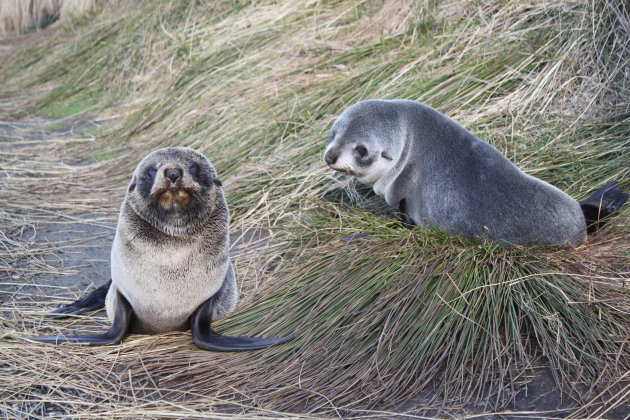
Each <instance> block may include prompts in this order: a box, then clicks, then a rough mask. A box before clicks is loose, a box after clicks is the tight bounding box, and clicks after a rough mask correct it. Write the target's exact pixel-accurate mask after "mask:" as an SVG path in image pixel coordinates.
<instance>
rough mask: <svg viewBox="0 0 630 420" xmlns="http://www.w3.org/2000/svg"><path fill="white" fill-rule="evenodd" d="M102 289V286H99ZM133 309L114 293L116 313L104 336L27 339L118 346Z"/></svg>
mask: <svg viewBox="0 0 630 420" xmlns="http://www.w3.org/2000/svg"><path fill="white" fill-rule="evenodd" d="M101 287H104V286H101ZM132 313H133V309H132V308H131V305H130V304H129V301H127V299H125V297H124V296H123V295H121V294H120V293H119V292H116V313H115V314H114V322H113V324H112V327H111V329H110V330H109V331H108V332H106V333H104V334H92V335H74V336H72V335H70V336H63V335H40V336H39V337H28V339H29V340H33V341H38V342H40V343H52V344H60V343H82V344H88V345H90V346H106V345H109V344H119V343H120V342H122V340H123V339H124V338H125V336H127V334H128V333H129V326H130V325H131V316H132Z"/></svg>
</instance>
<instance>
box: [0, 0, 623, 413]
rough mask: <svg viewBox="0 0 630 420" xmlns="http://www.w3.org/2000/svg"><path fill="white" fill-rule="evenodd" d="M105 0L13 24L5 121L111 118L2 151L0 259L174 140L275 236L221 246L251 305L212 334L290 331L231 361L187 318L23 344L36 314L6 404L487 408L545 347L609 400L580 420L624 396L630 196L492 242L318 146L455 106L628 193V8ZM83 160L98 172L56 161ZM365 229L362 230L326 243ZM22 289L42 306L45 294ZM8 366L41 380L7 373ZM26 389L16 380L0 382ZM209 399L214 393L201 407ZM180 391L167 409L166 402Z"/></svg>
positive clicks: (81, 210)
mask: <svg viewBox="0 0 630 420" xmlns="http://www.w3.org/2000/svg"><path fill="white" fill-rule="evenodd" d="M110 7H111V8H108V7H107V6H106V7H104V9H103V10H102V11H101V12H100V13H97V14H95V15H90V16H89V17H88V18H74V19H68V20H66V21H64V22H60V23H58V24H55V25H53V26H51V27H49V28H47V29H46V30H45V31H39V32H37V33H34V34H30V35H24V36H21V37H19V38H16V39H15V40H14V44H13V46H14V47H13V48H12V49H11V51H9V52H7V53H6V57H5V58H4V59H3V60H2V61H1V62H0V70H1V71H0V83H1V91H0V95H1V96H2V97H3V98H7V99H10V100H11V101H12V103H13V104H14V105H13V106H7V107H4V108H3V110H2V114H3V117H2V118H3V119H18V118H32V117H33V116H39V117H45V118H50V117H54V118H67V119H68V120H73V119H76V118H79V119H80V118H86V119H90V118H94V116H95V115H98V116H105V117H106V118H107V119H108V121H109V123H108V125H107V126H106V127H107V128H104V129H99V130H97V131H95V132H94V133H95V135H94V137H92V138H90V139H89V140H82V138H81V137H80V136H79V137H78V138H77V139H74V140H73V141H64V142H59V141H51V142H39V143H37V142H36V143H34V144H29V145H26V146H25V145H24V144H20V143H19V141H16V142H15V144H8V143H7V144H6V145H5V146H6V147H5V148H4V149H3V151H2V155H3V159H4V162H5V165H6V169H5V171H6V173H10V174H12V175H13V176H12V177H5V178H4V179H3V182H5V185H7V188H3V190H2V192H0V196H1V197H2V198H3V203H4V204H3V206H2V209H1V210H2V212H1V213H0V217H1V218H2V220H3V221H4V222H5V223H6V226H7V229H6V232H5V233H4V235H3V237H2V238H1V241H2V243H3V245H4V248H5V250H6V251H5V254H3V262H5V263H3V266H2V272H3V275H4V274H6V275H7V276H11V275H14V273H15V272H17V271H19V270H21V268H19V267H21V266H20V264H21V261H24V260H26V261H30V260H29V258H31V257H32V256H33V253H36V251H37V249H34V248H36V247H33V242H32V241H33V239H32V238H30V237H28V236H25V235H24V230H25V228H24V226H31V225H36V223H37V221H38V220H46V219H49V218H53V217H60V218H73V217H78V216H80V215H85V214H86V213H87V214H91V215H93V217H95V218H98V220H99V221H100V222H103V220H106V221H109V223H111V222H112V221H114V220H115V217H116V214H117V207H118V205H119V203H120V200H121V199H122V197H123V193H124V189H125V185H126V183H127V182H128V179H129V176H130V174H131V172H132V170H133V168H134V166H135V165H136V163H137V162H138V161H139V160H140V159H141V158H142V157H143V156H144V155H146V154H147V153H148V152H149V151H151V150H154V149H156V148H159V147H164V146H190V147H194V148H196V149H198V150H200V151H201V152H203V153H205V154H206V155H207V156H208V157H209V158H210V159H211V161H212V162H213V164H214V165H215V167H216V168H217V171H218V173H219V174H220V177H221V178H222V180H223V182H224V185H225V191H226V196H227V199H228V203H229V205H230V211H231V220H232V222H231V223H232V226H231V230H232V231H233V232H240V231H248V230H256V231H262V232H264V233H265V237H264V238H263V239H261V240H260V241H257V242H255V243H254V244H252V245H251V247H249V248H248V247H245V250H244V251H243V252H241V253H240V254H239V255H238V257H237V258H236V262H237V271H238V275H239V282H241V283H242V290H243V293H244V294H245V299H244V300H243V302H242V304H241V306H240V309H239V312H238V313H236V314H235V315H234V316H232V317H231V318H230V319H228V320H227V321H225V322H222V323H220V324H219V328H220V329H221V330H222V331H225V332H226V333H230V334H237V333H238V334H252V333H264V334H288V333H291V332H295V333H296V334H297V338H296V340H294V341H293V342H291V343H289V344H288V345H285V346H282V347H279V348H273V349H269V350H265V351H261V352H256V353H247V354H238V355H232V354H227V355H224V354H208V353H204V352H201V351H198V350H196V349H194V347H193V346H192V345H191V343H190V339H189V337H188V336H186V335H185V334H181V335H180V334H174V335H166V336H163V337H160V338H153V337H139V336H138V337H130V338H129V339H127V340H126V342H125V343H124V344H123V345H122V346H120V347H116V348H111V349H110V348H108V349H92V348H90V349H85V348H82V347H80V348H77V347H72V348H70V346H64V348H63V349H61V348H54V349H53V348H50V347H45V346H41V345H34V344H27V343H26V342H25V341H22V340H18V341H15V337H18V336H20V335H21V334H23V333H24V331H25V328H27V330H28V331H31V332H33V333H34V331H33V330H30V329H28V328H31V327H33V326H35V327H37V328H39V326H41V325H42V322H41V320H37V318H34V317H32V316H27V315H25V316H24V318H25V319H26V321H25V322H24V321H23V319H22V318H20V317H19V316H18V317H17V319H16V318H8V317H7V318H5V319H3V328H2V329H3V336H4V337H10V338H13V340H12V341H7V342H6V343H5V344H3V346H2V348H1V349H0V351H1V352H2V356H3V358H4V360H7V361H8V362H7V364H6V368H3V373H2V375H3V376H4V377H6V378H7V379H8V381H3V383H5V384H6V387H5V388H4V389H0V392H2V395H11V398H9V399H8V400H7V401H14V402H15V401H22V400H23V399H29V398H30V399H34V400H38V399H41V398H42V397H41V395H42V392H44V394H45V395H47V396H48V397H47V398H51V399H53V400H57V399H60V400H62V401H70V402H71V403H72V404H76V406H75V408H76V410H78V411H75V412H80V413H85V415H86V416H87V415H88V414H90V415H95V414H99V413H100V414H101V415H104V414H103V413H109V414H107V415H111V416H115V415H120V416H124V415H127V414H128V413H129V411H128V410H130V409H131V408H132V407H133V404H135V402H134V401H136V402H137V399H139V400H140V401H143V404H146V407H147V410H148V411H147V412H146V413H147V415H149V416H151V415H156V416H157V415H159V414H156V413H159V412H160V411H159V410H160V409H163V408H164V407H166V405H163V404H162V403H160V402H157V403H156V400H155V395H157V394H159V395H163V394H162V393H164V395H169V396H162V397H160V399H159V401H172V404H174V405H177V404H179V405H180V406H179V407H180V408H181V407H188V408H189V409H190V410H192V411H190V412H191V413H193V412H194V413H197V414H199V413H203V412H208V411H206V410H210V411H212V410H214V409H215V408H216V407H220V406H221V404H227V402H225V401H224V399H230V400H233V399H234V398H236V399H239V400H240V401H241V402H242V403H243V404H245V405H246V407H249V408H247V410H250V411H247V410H245V411H244V412H245V413H257V415H258V414H260V415H272V416H275V415H280V414H278V413H279V412H278V411H277V410H282V411H291V412H293V411H297V412H309V413H316V414H318V415H326V416H328V415H337V414H342V415H352V414H356V415H358V414H357V413H359V412H357V411H353V410H361V409H366V408H383V407H386V408H391V407H396V406H397V404H400V403H403V402H405V401H408V400H409V399H410V398H412V397H414V396H416V395H418V394H420V393H423V392H424V393H428V394H429V395H430V397H429V398H427V399H425V404H426V406H427V408H435V407H436V406H440V405H442V406H443V405H444V404H447V405H452V406H457V405H463V404H479V403H480V402H484V404H487V407H489V408H491V409H494V410H499V409H501V408H502V407H505V406H506V405H507V404H508V403H509V402H510V401H511V400H512V399H513V398H514V396H515V395H516V393H517V392H518V391H519V389H520V388H518V387H517V386H516V385H515V384H516V383H517V382H519V381H520V380H522V377H523V376H524V375H525V373H526V372H528V371H529V370H531V369H532V367H534V366H537V365H539V364H541V363H547V364H548V365H549V366H550V367H551V370H552V372H553V374H554V377H555V379H556V381H557V384H558V385H559V386H560V387H562V389H563V390H565V392H566V393H567V395H568V396H570V397H571V398H574V399H576V400H577V402H578V403H582V404H586V403H587V402H589V401H590V399H591V398H593V397H594V396H596V395H598V393H600V392H603V394H602V396H603V398H602V400H601V401H599V402H598V404H591V405H585V407H586V408H584V410H585V411H576V412H575V413H576V415H580V416H589V415H599V414H601V413H606V412H607V411H608V410H611V409H614V408H615V407H619V406H620V405H621V404H623V402H624V400H625V398H626V397H627V393H628V389H629V388H628V385H627V374H628V371H630V352H628V348H627V339H628V334H629V327H630V324H629V322H628V311H629V310H630V305H629V304H628V297H629V296H628V289H627V278H628V272H629V268H630V266H629V265H628V257H629V256H630V239H629V235H628V233H629V231H628V224H627V221H628V216H629V215H630V210H628V208H629V206H628V205H626V206H624V207H623V208H622V210H621V212H620V213H619V214H618V215H617V216H616V217H615V218H614V219H613V220H612V221H611V223H609V225H608V226H607V227H606V228H604V229H603V230H602V231H600V232H599V233H597V234H596V235H595V236H593V237H591V238H590V239H589V240H588V241H587V242H586V243H585V244H582V245H580V246H579V247H577V248H575V249H569V250H557V249H550V248H540V247H505V246H501V245H497V244H494V243H491V242H489V241H483V240H464V239H461V238H453V237H449V236H446V235H445V234H444V233H443V232H441V231H438V230H426V229H420V228H417V229H413V230H407V229H405V228H404V227H402V226H400V225H399V224H397V223H396V222H395V221H394V220H392V218H391V216H392V214H391V209H389V208H388V207H387V206H386V205H385V204H384V203H383V201H382V200H381V199H380V198H378V197H375V196H374V195H373V194H371V193H370V191H369V188H366V187H365V186H361V185H359V184H356V182H354V181H352V180H349V179H347V178H346V177H345V176H342V175H338V174H334V173H332V172H331V171H329V170H327V168H325V165H324V164H323V161H322V152H323V149H324V146H325V143H326V138H327V137H328V131H329V129H330V126H331V124H332V122H333V121H334V118H335V116H337V115H339V114H340V113H341V112H342V111H343V110H344V109H345V108H346V107H348V106H350V105H351V104H353V103H355V102H356V101H358V100H361V99H368V98H408V99H416V100H420V101H422V102H425V103H427V104H429V105H431V106H433V107H435V108H437V109H438V110H440V111H442V112H444V113H446V114H448V115H449V116H451V117H452V118H454V119H455V120H457V121H459V122H460V123H461V124H463V125H464V126H466V127H467V128H468V129H470V130H471V131H472V132H473V133H475V134H477V135H478V136H479V137H481V138H483V139H485V140H487V141H489V142H490V143H491V144H493V145H494V146H495V147H497V148H498V149H499V150H500V151H502V152H503V153H504V154H505V155H506V156H507V157H508V158H509V159H510V160H512V161H513V162H514V163H516V164H517V165H518V166H519V167H521V168H522V169H523V170H525V171H526V172H528V173H530V174H532V175H535V176H537V177H539V178H541V179H544V180H545V181H548V182H550V183H552V184H554V185H556V186H558V187H559V188H562V189H563V190H565V191H567V193H569V194H570V195H571V196H573V197H575V198H576V199H582V198H585V197H586V196H588V194H589V193H591V192H593V191H594V190H596V189H597V188H598V187H599V186H601V185H603V184H604V183H606V182H607V181H611V180H621V181H622V183H623V184H624V186H625V188H626V189H627V188H628V174H629V172H630V166H629V165H628V162H630V147H629V146H630V144H629V142H630V102H629V101H628V98H629V97H630V74H629V73H628V71H627V68H628V64H629V61H630V47H629V46H630V10H628V9H627V8H626V6H624V4H623V3H622V2H615V1H608V0H606V1H603V2H596V3H593V2H588V1H573V2H564V1H546V2H541V1H532V2H525V1H520V0H519V1H510V2H503V1H497V2H484V3H482V4H480V3H478V2H467V1H441V2H440V1H427V2H412V1H384V2H373V1H358V0H351V1H343V2H339V1H315V0H312V1H309V0H285V1H273V2H272V1H219V2H189V1H184V0H173V1H166V0H160V1H158V2H155V1H154V2H149V1H145V2H138V3H137V5H136V7H125V8H122V7H119V6H110ZM48 124H50V122H48ZM55 127H56V126H55ZM85 159H88V160H89V161H91V162H93V163H91V164H88V165H80V166H71V167H69V166H68V165H64V164H61V163H60V160H69V161H72V160H80V161H81V162H84V161H85ZM24 173H26V175H23V176H18V175H19V174H24ZM42 178H43V179H46V185H45V186H42V185H41V180H42ZM9 186H10V188H8V187H9ZM365 231H370V232H376V233H375V235H373V236H371V237H369V238H366V239H362V240H357V241H353V242H349V243H344V242H341V241H340V239H341V238H343V237H345V236H347V235H350V234H353V233H358V232H365ZM39 252H53V251H50V250H48V251H46V248H45V247H43V248H42V249H40V250H39ZM32 275H33V279H34V281H36V280H37V275H48V273H47V272H46V271H45V270H43V269H42V271H41V272H39V273H38V272H37V271H36V272H35V273H33V274H32ZM103 280H105V279H103ZM36 302H37V303H38V304H39V305H41V306H42V307H44V306H47V305H49V302H47V301H46V296H40V297H39V300H36ZM5 306H6V305H5ZM11 308H13V307H11ZM46 324H50V323H49V322H46ZM59 325H60V324H58V323H57V327H59V328H61V331H67V329H68V328H72V329H77V328H79V329H81V328H89V326H88V327H85V326H84V325H82V324H81V323H80V322H79V323H77V322H74V321H73V322H72V323H70V324H61V325H60V326H59ZM147 345H149V349H150V350H145V348H146V347H147ZM68 354H70V356H67V355H68ZM42 356H44V357H42ZM82 363H84V364H85V366H86V367H85V368H84V367H81V365H82ZM48 364H49V365H50V366H54V367H55V369H53V370H51V369H49V368H48V367H47V366H48ZM64 370H69V371H71V372H72V373H71V374H69V375H68V379H66V380H65V381H66V382H67V386H63V387H60V386H58V385H55V384H56V383H57V382H58V380H59V375H62V373H61V372H63V371H64ZM22 371H26V372H29V371H30V372H31V373H24V374H17V373H12V372H22ZM33 372H36V373H33ZM112 372H113V373H112ZM120 372H128V374H129V375H130V376H129V381H128V382H125V381H124V380H121V379H120V378H121V376H120V375H118V374H119V373H120ZM113 374H115V375H114V376H113V377H112V375H113ZM125 374H127V373H125ZM132 374H133V377H134V381H135V382H134V381H132V380H131V375H132ZM117 378H118V379H117ZM624 378H625V380H626V382H625V383H624V382H623V380H624ZM111 381H114V382H111ZM16 382H17V383H19V387H18V388H19V391H13V390H12V389H10V388H9V387H10V386H12V385H11V383H13V384H15V383H16ZM616 383H617V384H618V386H619V388H615V387H614V384H616ZM134 384H135V385H134ZM134 386H136V387H137V388H134ZM42 389H43V390H44V391H41V390H42ZM76 390H80V392H77V391H76ZM113 390H115V391H116V392H114V391H113ZM134 390H135V391H142V392H135V393H134ZM608 391H610V392H608ZM130 395H133V397H132V396H130ZM210 395H211V396H214V397H217V398H219V400H218V401H220V402H219V403H217V405H216V406H215V405H212V404H210V405H207V404H206V405H204V404H202V403H201V401H203V400H204V398H207V397H208V396H210ZM4 398H8V397H4ZM134 398H135V399H136V400H134ZM97 401H100V403H98V404H97ZM99 404H101V405H103V404H104V405H105V406H107V407H110V408H108V409H111V411H107V410H106V411H98V410H101V408H98V407H99ZM174 405H168V407H169V408H168V410H166V411H164V412H163V415H164V416H169V415H173V416H175V415H176V414H174V413H176V412H177V409H176V408H174V407H175V406H174ZM578 406H579V404H578ZM5 408H6V407H5ZM254 408H255V409H261V410H263V412H262V413H260V412H256V411H251V410H252V409H254ZM152 410H157V411H152ZM169 410H171V411H169ZM173 410H175V411H173ZM195 410H198V411H195ZM265 410H273V411H265ZM13 413H15V412H13ZM116 413H118V414H116Z"/></svg>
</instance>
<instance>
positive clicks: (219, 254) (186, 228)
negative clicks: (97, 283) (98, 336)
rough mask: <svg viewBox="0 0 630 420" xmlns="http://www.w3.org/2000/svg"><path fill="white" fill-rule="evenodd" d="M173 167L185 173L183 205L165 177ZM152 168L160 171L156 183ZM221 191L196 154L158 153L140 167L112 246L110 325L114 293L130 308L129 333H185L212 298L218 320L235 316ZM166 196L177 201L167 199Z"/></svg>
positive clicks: (181, 181) (186, 150) (181, 182)
mask: <svg viewBox="0 0 630 420" xmlns="http://www.w3.org/2000/svg"><path fill="white" fill-rule="evenodd" d="M193 164H195V165H197V167H198V171H196V172H197V175H196V176H194V175H193V174H192V173H191V169H190V168H191V166H192V165H193ZM173 168H175V169H181V170H182V177H181V179H179V180H178V181H177V183H174V184H175V185H177V187H178V188H179V190H183V191H187V196H185V195H184V196H179V197H180V198H182V200H183V201H178V200H177V199H176V197H178V195H177V194H178V193H177V191H178V190H176V189H174V188H173V186H171V184H172V182H171V180H170V179H168V178H167V177H166V170H167V169H173ZM149 169H155V175H154V177H151V176H150V175H151V172H150V171H149ZM220 185H221V184H220V182H219V181H218V180H217V175H216V172H215V170H214V168H213V167H212V164H211V163H210V161H209V160H208V159H207V158H206V157H205V156H204V155H202V154H201V153H198V152H196V151H194V150H193V149H189V148H182V147H173V148H167V149H160V150H157V151H155V152H153V153H151V154H149V155H148V156H147V157H145V158H144V159H143V160H142V161H141V162H140V163H139V164H138V166H137V168H136V170H135V172H134V175H133V178H132V180H131V183H130V185H129V188H128V191H127V194H126V196H125V200H124V201H123V203H122V207H121V209H120V217H119V219H118V227H117V230H116V236H115V238H114V244H113V246H112V254H111V275H112V285H111V288H110V289H109V292H108V294H107V298H106V303H105V306H106V309H107V314H108V316H109V318H110V319H111V320H112V321H113V317H114V314H115V313H116V303H117V302H116V291H119V292H120V293H121V294H122V295H123V296H124V297H125V298H126V299H127V300H128V301H129V303H130V304H131V307H132V308H133V311H134V315H135V316H134V319H133V321H132V325H131V329H132V332H139V333H152V334H155V333H162V332H166V331H173V330H180V331H181V330H186V329H188V328H189V318H190V316H191V315H192V313H193V312H194V311H195V310H196V309H197V308H198V307H199V306H200V305H201V304H202V303H204V302H205V301H206V300H207V299H208V298H210V297H212V296H213V295H216V299H215V305H214V306H213V313H212V319H213V320H216V319H219V318H223V317H225V316H226V315H228V314H229V313H230V312H232V311H233V310H234V309H235V307H236V303H237V300H238V293H237V286H236V279H235V276H234V269H233V267H232V264H231V262H230V259H229V256H228V249H229V237H228V209H227V204H226V202H225V198H224V196H223V192H222V189H221V188H220ZM169 194H170V196H171V197H174V198H171V199H170V200H169V199H166V198H164V197H168V196H169ZM180 194H181V193H180ZM188 198H190V200H189V201H188V202H187V203H186V205H184V204H182V203H183V202H185V201H186V200H187V199H188ZM160 200H162V201H160Z"/></svg>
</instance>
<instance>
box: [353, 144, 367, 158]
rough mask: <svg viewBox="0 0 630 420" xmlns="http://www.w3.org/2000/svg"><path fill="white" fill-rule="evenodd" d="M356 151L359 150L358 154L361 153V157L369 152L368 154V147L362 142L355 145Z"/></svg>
mask: <svg viewBox="0 0 630 420" xmlns="http://www.w3.org/2000/svg"><path fill="white" fill-rule="evenodd" d="M354 151H355V152H357V155H359V157H361V158H364V157H366V156H367V154H368V151H367V149H366V148H365V146H363V145H362V144H360V145H358V146H357V147H355V148H354Z"/></svg>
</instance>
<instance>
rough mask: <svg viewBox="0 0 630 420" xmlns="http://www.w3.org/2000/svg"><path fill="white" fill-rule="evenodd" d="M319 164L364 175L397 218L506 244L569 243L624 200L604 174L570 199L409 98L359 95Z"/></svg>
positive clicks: (362, 178)
mask: <svg viewBox="0 0 630 420" xmlns="http://www.w3.org/2000/svg"><path fill="white" fill-rule="evenodd" d="M324 161H325V162H326V164H327V165H328V166H329V167H330V168H332V169H334V170H336V171H340V172H344V173H347V174H350V175H353V176H355V177H357V178H358V179H359V180H360V181H362V182H364V183H367V184H370V185H372V186H373V188H374V192H375V193H376V194H378V195H381V196H384V197H385V200H386V201H387V203H388V204H390V205H392V206H394V207H396V208H398V209H399V210H400V212H401V214H402V219H403V221H404V222H406V223H412V224H416V225H424V226H426V225H437V226H439V227H441V228H443V229H446V230H447V231H449V232H451V233H454V234H462V235H464V236H481V237H487V238H490V239H493V240H499V241H503V242H507V243H511V244H523V245H557V246H560V247H570V246H575V245H577V244H579V243H581V242H582V241H584V240H585V239H586V235H587V223H586V221H585V214H587V218H588V220H589V222H598V223H599V221H600V220H601V219H602V218H603V217H605V216H606V215H607V214H610V213H612V212H613V211H615V210H617V209H618V208H619V207H620V206H621V204H623V202H624V201H625V200H626V199H627V194H624V193H623V192H621V191H620V190H619V189H618V188H617V183H614V182H613V183H609V184H607V185H606V186H604V187H603V188H602V189H600V190H599V191H597V192H596V193H595V194H593V196H591V197H590V198H588V199H587V200H585V201H584V202H583V203H582V205H580V204H579V203H578V202H577V201H575V200H574V199H573V198H571V197H569V196H568V195H567V194H566V193H564V192H563V191H561V190H559V189H558V188H556V187H554V186H552V185H550V184H548V183H546V182H544V181H542V180H540V179H537V178H534V177H533V176H530V175H527V174H525V173H524V172H523V171H521V170H520V169H519V168H518V167H516V165H514V164H513V163H512V162H510V161H509V160H508V159H507V158H506V157H505V156H503V155H502V154H501V153H500V152H499V151H498V150H496V149H495V148H494V147H492V146H491V145H490V144H488V143H486V142H484V141H482V140H480V139H479V138H477V137H476V136H474V135H473V134H472V133H470V132H469V131H467V130H466V129H465V128H464V127H462V126H461V125H459V124H458V123H456V122H455V121H453V120H452V119H450V118H449V117H447V116H446V115H444V114H442V113H440V112H438V111H437V110H435V109H433V108H431V107H430V106H427V105H425V104H422V103H420V102H416V101H412V100H366V101H362V102H358V103H357V104H355V105H353V106H351V107H350V108H348V109H346V110H345V111H344V112H343V113H342V114H341V116H339V118H337V120H336V121H335V123H334V124H333V127H332V132H331V135H330V138H329V141H328V146H327V147H326V150H325V152H324Z"/></svg>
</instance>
